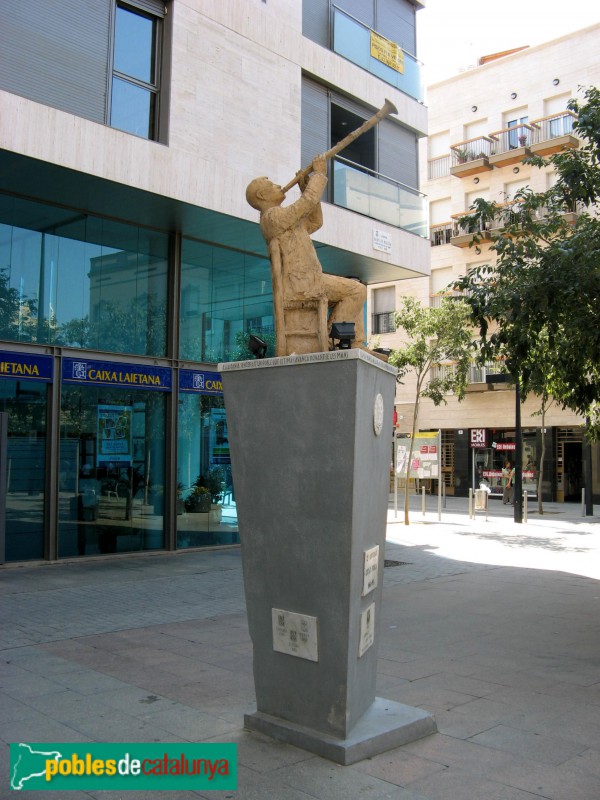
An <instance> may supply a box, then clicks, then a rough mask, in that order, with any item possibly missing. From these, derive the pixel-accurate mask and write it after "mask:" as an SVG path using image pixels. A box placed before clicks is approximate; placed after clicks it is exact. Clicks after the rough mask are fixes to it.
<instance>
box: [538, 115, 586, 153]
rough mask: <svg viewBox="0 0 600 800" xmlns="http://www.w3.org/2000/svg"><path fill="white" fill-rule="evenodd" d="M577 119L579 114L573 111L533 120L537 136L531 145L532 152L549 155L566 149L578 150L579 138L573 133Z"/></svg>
mask: <svg viewBox="0 0 600 800" xmlns="http://www.w3.org/2000/svg"><path fill="white" fill-rule="evenodd" d="M576 120H577V115H576V114H574V113H573V112H572V111H565V112H563V113H562V114H553V115H552V116H549V117H540V118H539V119H534V120H532V121H531V125H532V127H534V128H535V130H536V137H535V140H534V141H533V143H532V145H531V152H532V153H535V154H536V155H538V156H548V155H551V154H552V153H558V152H559V151H560V150H564V149H571V150H577V148H578V147H579V139H578V138H577V136H576V135H575V134H574V133H573V125H574V123H575V121H576Z"/></svg>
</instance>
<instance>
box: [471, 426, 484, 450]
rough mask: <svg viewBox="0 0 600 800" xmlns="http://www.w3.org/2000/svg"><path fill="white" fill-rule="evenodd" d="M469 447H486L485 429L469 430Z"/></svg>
mask: <svg viewBox="0 0 600 800" xmlns="http://www.w3.org/2000/svg"><path fill="white" fill-rule="evenodd" d="M469 436H470V439H469V442H470V444H471V447H487V429H486V428H471V430H470V432H469Z"/></svg>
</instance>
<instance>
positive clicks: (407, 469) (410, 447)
mask: <svg viewBox="0 0 600 800" xmlns="http://www.w3.org/2000/svg"><path fill="white" fill-rule="evenodd" d="M418 416H419V391H418V389H417V400H416V402H415V410H414V413H413V422H412V433H411V435H410V446H409V448H408V461H407V463H406V482H405V484H404V524H405V525H408V524H409V518H408V490H409V485H410V465H411V462H412V454H413V444H414V441H415V432H416V429H417V418H418Z"/></svg>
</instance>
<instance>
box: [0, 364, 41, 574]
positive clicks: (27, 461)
mask: <svg viewBox="0 0 600 800" xmlns="http://www.w3.org/2000/svg"><path fill="white" fill-rule="evenodd" d="M2 358H3V359H6V355H5V354H3V355H2ZM3 363H7V362H6V361H4V362H3ZM9 363H14V362H13V361H11V362H9ZM0 411H3V412H6V413H7V414H8V440H7V452H6V470H7V476H6V477H7V481H6V483H7V485H6V545H5V554H4V555H5V559H6V561H25V560H30V559H41V558H43V557H44V502H45V477H46V471H45V462H46V411H47V385H46V384H45V383H42V382H38V381H34V380H6V379H0Z"/></svg>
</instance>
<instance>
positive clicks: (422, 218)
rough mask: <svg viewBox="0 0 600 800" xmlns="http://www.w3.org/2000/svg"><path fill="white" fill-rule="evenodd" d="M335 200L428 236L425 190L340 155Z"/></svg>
mask: <svg viewBox="0 0 600 800" xmlns="http://www.w3.org/2000/svg"><path fill="white" fill-rule="evenodd" d="M333 202H334V204H335V205H336V206H342V208H347V209H349V210H350V211H356V212H357V213H358V214H363V215H364V216H366V217H371V219H376V220H379V221H380V222H387V223H388V224H389V225H394V226H395V227H396V228H402V229H403V230H405V231H408V232H409V233H414V234H416V235H417V236H422V237H423V238H425V239H426V238H427V234H428V226H427V198H426V197H425V195H424V194H422V192H419V191H417V189H412V188H411V187H410V186H405V185H404V184H403V183H399V182H398V181H394V180H392V179H391V178H387V177H386V176H384V175H381V173H379V172H374V171H373V170H370V169H367V168H366V167H362V166H360V165H359V164H355V163H354V162H352V161H348V160H347V159H345V158H341V157H340V156H337V157H336V158H335V159H334V163H333Z"/></svg>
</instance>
